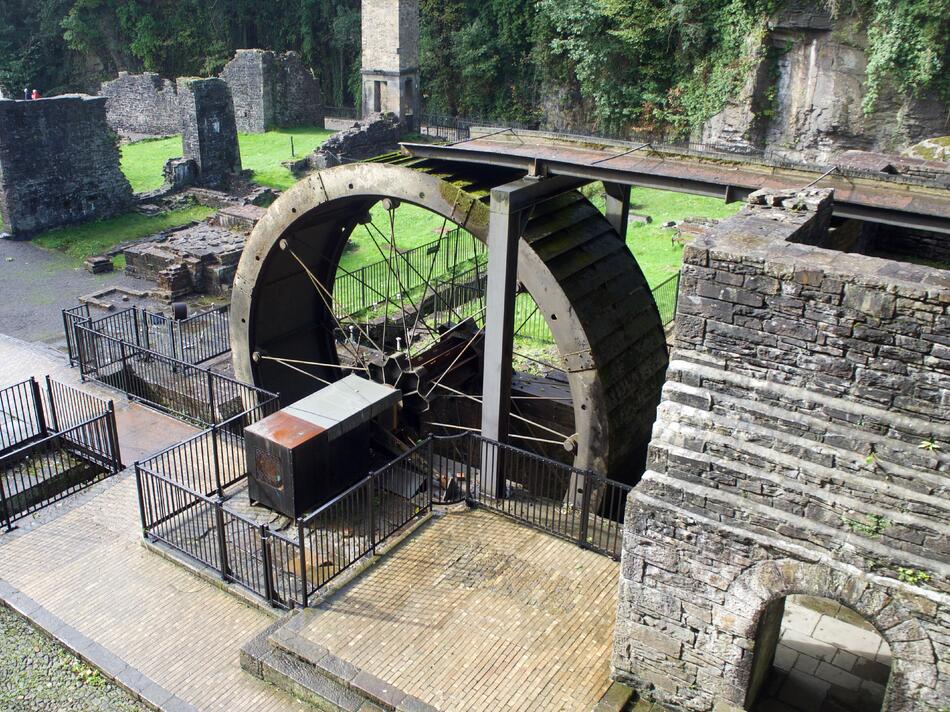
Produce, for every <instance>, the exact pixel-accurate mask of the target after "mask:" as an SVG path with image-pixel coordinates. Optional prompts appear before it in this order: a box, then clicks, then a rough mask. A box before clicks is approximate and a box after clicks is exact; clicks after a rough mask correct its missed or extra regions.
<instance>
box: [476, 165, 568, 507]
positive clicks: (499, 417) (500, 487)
mask: <svg viewBox="0 0 950 712" xmlns="http://www.w3.org/2000/svg"><path fill="white" fill-rule="evenodd" d="M585 182H586V181H578V180H577V179H573V178H564V177H554V178H544V179H538V178H522V179H520V180H517V181H514V182H512V183H507V184H505V185H502V186H499V187H497V188H493V189H492V191H491V203H490V205H489V209H490V214H489V222H488V285H487V288H486V294H485V342H484V343H485V347H484V348H485V370H484V374H483V376H482V378H483V380H482V435H483V436H485V437H486V438H490V439H491V440H496V441H498V442H499V443H507V441H508V428H509V424H510V413H511V378H512V366H511V359H512V350H513V340H514V319H515V292H516V288H517V283H518V243H519V241H520V239H521V235H522V233H523V231H524V227H525V225H526V224H527V219H528V217H530V214H531V209H532V208H533V207H534V206H535V205H537V204H538V203H540V202H542V201H544V200H547V199H549V198H552V197H554V196H555V195H558V194H560V193H564V192H566V191H568V190H574V189H575V188H577V187H579V185H583V183H585ZM490 450H491V451H490ZM489 451H490V452H489ZM503 456H504V453H503V452H502V451H501V450H500V449H497V450H496V449H492V448H485V449H483V451H482V482H483V483H484V486H485V487H486V488H487V489H489V490H490V493H491V495H492V496H496V497H503V496H504V494H505V491H504V490H505V477H504V457H503Z"/></svg>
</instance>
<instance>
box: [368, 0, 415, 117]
mask: <svg viewBox="0 0 950 712" xmlns="http://www.w3.org/2000/svg"><path fill="white" fill-rule="evenodd" d="M361 73H362V76H363V118H364V119H365V118H368V117H370V116H372V115H373V114H379V113H382V112H392V113H394V114H396V116H398V117H399V118H400V119H403V121H405V122H407V123H410V122H411V120H412V117H413V116H414V115H416V114H418V113H419V0H363V68H362V72H361Z"/></svg>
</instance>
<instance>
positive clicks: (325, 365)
mask: <svg viewBox="0 0 950 712" xmlns="http://www.w3.org/2000/svg"><path fill="white" fill-rule="evenodd" d="M261 358H262V359H267V360H269V361H281V362H286V363H296V364H300V365H303V366H320V367H322V368H339V369H341V370H344V371H352V370H354V368H355V369H357V370H360V371H366V372H367V373H369V369H368V368H363V367H360V366H355V367H354V366H343V365H340V364H338V363H321V362H319V361H304V360H303V359H297V358H280V357H278V356H267V355H264V354H261Z"/></svg>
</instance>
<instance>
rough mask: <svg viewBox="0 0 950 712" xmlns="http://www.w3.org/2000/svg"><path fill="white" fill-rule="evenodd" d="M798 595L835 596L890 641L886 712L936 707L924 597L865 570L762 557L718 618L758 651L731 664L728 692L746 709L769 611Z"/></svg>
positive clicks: (740, 644) (933, 659)
mask: <svg viewBox="0 0 950 712" xmlns="http://www.w3.org/2000/svg"><path fill="white" fill-rule="evenodd" d="M792 594H805V595H809V596H815V597H820V598H829V599H832V600H834V601H837V602H838V603H841V604H842V605H844V606H847V607H848V608H850V609H852V610H853V611H855V612H856V613H858V614H859V615H861V616H862V617H863V618H864V619H865V620H867V621H868V622H869V623H870V624H871V625H872V626H873V627H874V628H875V630H876V631H877V632H878V633H879V634H880V636H881V637H882V638H883V639H884V640H885V642H887V644H888V645H889V646H890V648H891V653H892V655H893V661H892V664H891V677H890V681H889V684H888V688H887V692H886V693H885V698H884V706H883V708H882V709H883V710H884V711H885V712H911V710H916V709H920V707H919V705H920V704H921V703H922V704H924V705H932V706H933V708H936V707H937V705H938V703H939V702H940V701H939V699H938V698H939V695H938V693H937V691H936V687H937V677H938V674H937V665H936V655H935V653H934V648H933V644H932V642H931V640H930V636H929V635H928V633H927V631H926V630H925V629H924V627H923V626H922V625H921V624H920V623H919V621H918V620H917V619H916V617H915V615H914V612H913V610H912V609H911V606H912V605H915V604H916V605H921V604H922V601H919V600H916V601H915V599H919V597H916V596H913V595H912V594H909V593H905V592H903V591H902V590H898V589H892V588H889V587H886V586H884V585H882V584H881V583H879V582H877V581H874V580H872V579H871V578H870V577H868V576H866V575H864V574H860V573H857V572H855V573H853V574H850V573H845V572H843V571H840V570H837V569H833V568H831V567H829V566H827V565H824V564H813V563H805V562H801V561H794V560H791V559H783V560H778V561H766V562H762V563H759V564H756V565H754V566H752V567H750V568H749V569H747V570H746V571H745V572H743V574H742V575H741V576H739V577H738V578H737V579H736V580H735V581H734V582H733V584H732V585H731V586H730V587H729V589H728V590H727V591H726V595H725V600H724V603H723V606H722V608H721V610H720V613H719V615H718V616H717V618H718V620H717V621H714V622H716V623H717V624H718V625H719V627H721V628H723V627H724V628H725V629H727V630H729V632H731V633H732V634H733V635H734V636H735V639H734V641H733V645H734V646H736V647H739V648H742V649H744V650H746V651H752V654H751V655H749V654H746V655H743V656H741V658H739V660H738V662H736V663H735V664H732V665H729V664H727V665H726V667H725V673H724V676H725V678H726V679H725V680H724V683H725V685H724V692H725V696H726V697H727V698H728V700H729V702H730V703H732V704H733V705H735V706H736V707H737V708H739V709H746V708H747V704H748V702H749V699H748V695H749V692H750V685H752V684H754V683H755V678H756V676H757V674H758V672H759V671H758V670H757V667H756V662H757V656H756V654H755V653H756V646H757V642H758V644H759V647H762V646H763V645H765V646H767V645H768V640H767V639H768V637H769V636H768V635H765V636H763V626H767V625H769V624H770V623H771V622H770V621H768V620H767V618H768V611H769V610H770V606H771V604H773V603H774V602H776V601H779V600H781V599H784V598H785V597H786V596H789V595H792ZM908 604H909V605H908ZM760 652H761V651H760ZM759 660H761V658H759Z"/></svg>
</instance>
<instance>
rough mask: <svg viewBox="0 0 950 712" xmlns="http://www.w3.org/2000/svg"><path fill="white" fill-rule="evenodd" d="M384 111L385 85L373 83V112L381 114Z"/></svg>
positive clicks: (377, 82)
mask: <svg viewBox="0 0 950 712" xmlns="http://www.w3.org/2000/svg"><path fill="white" fill-rule="evenodd" d="M382 110H383V83H382V82H379V81H376V82H373V111H374V112H376V113H379V112H380V111H382Z"/></svg>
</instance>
